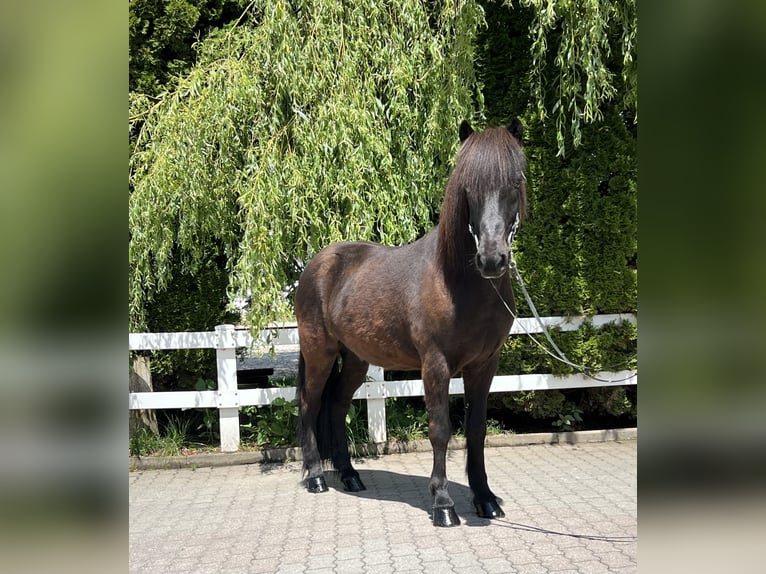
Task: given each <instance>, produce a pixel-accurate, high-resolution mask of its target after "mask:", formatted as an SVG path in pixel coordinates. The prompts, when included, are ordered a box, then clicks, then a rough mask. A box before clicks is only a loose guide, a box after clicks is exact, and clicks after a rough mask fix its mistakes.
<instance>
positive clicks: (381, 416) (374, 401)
mask: <svg viewBox="0 0 766 574" xmlns="http://www.w3.org/2000/svg"><path fill="white" fill-rule="evenodd" d="M367 378H368V379H371V380H368V382H366V383H365V395H366V397H367V430H368V431H369V433H370V439H371V440H372V442H375V443H382V442H386V440H387V439H388V433H387V432H386V385H385V383H384V382H383V367H375V366H373V365H370V367H369V368H368V369H367Z"/></svg>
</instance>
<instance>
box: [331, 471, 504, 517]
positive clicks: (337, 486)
mask: <svg viewBox="0 0 766 574" xmlns="http://www.w3.org/2000/svg"><path fill="white" fill-rule="evenodd" d="M357 471H358V472H359V478H360V479H361V480H362V482H363V483H364V485H365V486H366V487H367V490H362V491H361V492H349V491H347V490H345V488H344V486H343V483H342V482H341V480H340V474H339V473H338V472H337V471H335V470H326V471H325V478H326V480H327V486H328V487H329V488H331V489H333V490H337V491H338V492H341V493H343V494H346V495H349V496H357V497H359V498H368V499H371V500H385V501H390V502H401V503H403V504H409V505H410V506H411V507H413V508H416V509H418V510H422V511H423V513H424V514H425V515H426V516H427V518H428V519H431V512H432V508H431V506H432V502H431V495H430V492H429V489H428V483H429V482H430V480H431V479H430V477H428V476H418V475H412V474H399V473H398V472H391V471H388V470H366V469H359V468H358V467H357ZM449 493H450V496H451V497H452V500H453V501H454V502H455V512H457V514H458V516H459V517H460V520H461V522H462V524H465V525H466V526H489V525H490V524H491V523H492V521H491V520H489V519H487V518H481V517H479V515H478V514H476V509H475V508H474V506H473V494H472V493H471V489H470V488H469V487H468V486H466V485H464V484H461V483H459V482H453V481H452V480H450V482H449ZM498 502H500V503H502V500H501V499H500V498H498Z"/></svg>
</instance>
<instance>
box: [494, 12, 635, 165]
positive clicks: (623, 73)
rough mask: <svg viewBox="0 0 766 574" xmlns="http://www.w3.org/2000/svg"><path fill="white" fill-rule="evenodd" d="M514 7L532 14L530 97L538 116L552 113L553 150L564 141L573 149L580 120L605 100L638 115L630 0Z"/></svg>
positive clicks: (596, 112)
mask: <svg viewBox="0 0 766 574" xmlns="http://www.w3.org/2000/svg"><path fill="white" fill-rule="evenodd" d="M504 4H505V5H507V6H509V7H510V6H513V5H514V4H515V2H513V0H505V2H504ZM518 6H519V7H523V8H526V9H528V10H529V12H528V14H531V22H530V24H529V29H528V37H529V38H530V40H531V45H530V49H529V53H530V55H531V58H532V62H531V66H530V68H529V82H530V89H531V96H532V98H531V100H532V101H533V102H534V111H535V113H536V116H537V118H538V119H539V120H540V121H543V122H545V121H546V120H547V118H548V117H551V116H552V117H553V120H554V123H555V127H556V130H555V133H556V148H557V155H562V156H563V155H564V152H565V149H566V147H567V144H566V142H567V140H570V141H571V144H572V146H573V147H575V148H576V147H578V146H579V145H580V143H582V142H583V141H584V140H585V137H584V134H583V132H582V126H583V124H589V123H593V122H598V121H600V120H602V119H603V118H604V114H603V105H604V104H606V103H608V102H615V103H616V104H617V105H618V106H619V108H620V109H627V110H631V115H632V117H634V118H635V117H637V114H638V62H637V60H638V39H637V32H638V25H637V18H638V14H637V10H636V2H635V0H580V1H577V2H573V1H572V0H518ZM515 11H516V10H515ZM522 18H524V16H522Z"/></svg>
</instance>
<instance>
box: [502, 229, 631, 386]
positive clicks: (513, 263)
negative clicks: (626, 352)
mask: <svg viewBox="0 0 766 574" xmlns="http://www.w3.org/2000/svg"><path fill="white" fill-rule="evenodd" d="M518 222H519V220H518V215H517V216H516V222H515V223H514V225H513V229H512V230H511V234H510V237H509V241H508V243H509V246H510V247H509V253H508V258H509V260H510V264H509V270H510V271H511V274H512V275H513V277H515V278H516V281H518V282H519V286H520V287H521V292H522V293H523V294H524V299H525V300H526V302H527V305H529V309H530V310H531V311H532V315H534V317H535V319H536V320H537V324H538V325H540V329H541V330H542V332H543V334H544V335H545V338H546V339H548V342H549V343H550V344H551V346H552V347H553V349H554V350H555V351H556V353H558V355H556V354H554V353H552V352H551V351H550V350H548V349H547V348H546V347H545V345H543V344H542V343H540V341H538V340H537V339H536V338H535V337H534V335H532V333H530V332H529V331H527V329H526V327H524V324H523V323H521V322H519V325H520V326H521V328H522V330H523V331H524V333H526V334H527V335H528V336H529V338H530V339H532V340H533V341H534V342H535V344H536V345H537V346H538V347H540V348H541V349H542V350H543V351H545V352H546V353H547V354H548V355H550V356H551V357H553V358H554V359H556V360H557V361H560V362H562V363H564V364H566V365H569V366H570V367H572V368H573V369H575V370H576V371H577V372H579V373H580V374H582V375H585V376H586V377H588V378H590V379H593V380H596V381H599V382H602V383H620V382H622V381H628V380H630V379H632V378H634V377H636V376H637V375H638V371H635V372H633V373H631V374H630V375H629V376H627V377H623V378H620V379H602V378H600V377H597V376H595V375H592V374H590V373H589V372H588V371H589V370H591V369H588V367H585V366H583V365H578V364H577V363H573V362H572V361H570V360H569V359H568V358H567V356H566V355H565V354H564V353H563V351H562V350H561V349H559V347H558V345H556V343H555V342H554V341H553V338H552V337H551V335H550V333H549V332H548V329H547V327H546V326H545V324H544V323H543V321H542V319H541V318H540V315H539V314H538V313H537V308H535V304H534V303H533V302H532V298H531V297H530V296H529V293H528V292H527V288H526V286H525V285H524V280H523V279H522V278H521V273H519V269H518V267H516V260H515V259H514V258H513V249H512V247H513V244H512V243H511V242H512V241H513V236H514V234H515V232H516V229H517V228H518ZM489 282H490V284H491V285H492V288H493V289H494V290H495V293H497V296H498V297H499V298H500V301H501V302H502V303H503V306H504V307H505V308H506V310H507V311H508V313H510V314H511V317H513V319H514V320H516V319H518V317H517V316H516V314H515V313H514V312H513V311H511V308H510V306H509V305H508V303H506V302H505V299H503V296H502V295H501V294H500V291H498V289H497V286H496V285H495V282H494V281H492V280H491V279H490V281H489ZM633 357H635V355H634V356H633ZM633 357H631V358H630V359H628V361H630V360H631V359H633ZM628 361H625V362H624V363H621V364H626V363H627V362H628ZM614 366H619V365H614Z"/></svg>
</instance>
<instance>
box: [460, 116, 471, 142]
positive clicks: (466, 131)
mask: <svg viewBox="0 0 766 574" xmlns="http://www.w3.org/2000/svg"><path fill="white" fill-rule="evenodd" d="M472 133H473V128H472V127H471V124H469V123H468V122H467V121H465V120H463V121H462V122H460V143H463V142H464V141H465V140H467V139H468V136H470V135H471V134H472Z"/></svg>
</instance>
